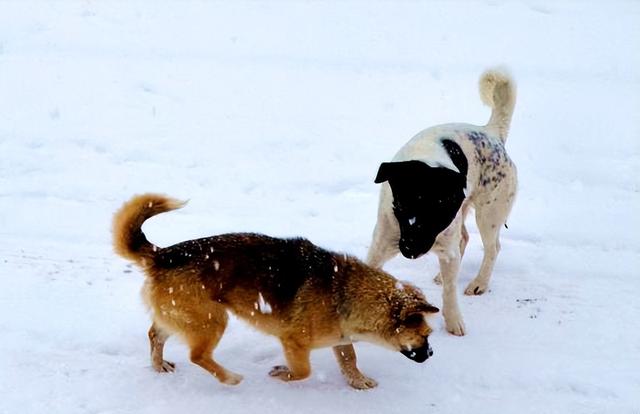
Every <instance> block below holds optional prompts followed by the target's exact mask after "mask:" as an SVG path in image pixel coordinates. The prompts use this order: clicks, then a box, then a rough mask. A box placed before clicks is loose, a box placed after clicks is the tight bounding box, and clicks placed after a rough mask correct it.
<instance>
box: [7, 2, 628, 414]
mask: <svg viewBox="0 0 640 414" xmlns="http://www.w3.org/2000/svg"><path fill="white" fill-rule="evenodd" d="M639 23H640V4H639V3H637V2H607V3H606V4H604V3H602V4H600V3H599V2H543V1H527V2H504V1H495V0H486V1H478V2H473V3H465V2H423V3H416V2H393V3H391V2H389V3H372V2H335V3H334V2H327V3H325V2H304V1H301V2H290V3H289V2H263V3H256V2H241V1H234V2H175V3H157V2H145V1H131V2H126V3H125V2H92V1H81V2H80V1H79V2H72V1H68V2H34V3H32V2H29V1H21V2H4V3H3V4H2V8H1V12H0V154H1V157H0V211H2V215H0V234H1V237H0V281H1V284H2V286H3V288H2V289H0V304H1V305H2V312H1V313H0V331H1V332H2V334H3V338H2V341H0V395H2V398H0V413H24V414H28V413H44V412H58V413H66V414H73V413H98V412H100V413H102V412H113V413H154V414H158V413H170V412H190V413H194V414H197V413H210V412H213V411H215V412H221V413H246V412H251V411H259V412H261V413H265V414H266V413H275V412H278V413H282V412H293V411H296V412H305V413H326V412H336V413H342V412H353V413H360V412H363V413H364V412H389V413H395V412H398V413H406V412H429V413H461V414H465V413H488V412H503V413H512V412H517V413H541V412H544V413H567V412H571V413H635V412H638V410H639V409H640V398H639V397H638V390H640V329H638V320H640V305H639V302H638V297H640V274H639V272H638V269H640V236H639V234H640V233H639V232H638V229H640V214H638V212H639V211H640V183H639V181H638V171H639V170H640V122H639V121H640V119H639V116H638V114H640V76H639V73H640V54H639V53H637V52H638V50H639V49H640V47H639V46H640V24H639ZM495 65H506V66H507V67H508V68H509V69H510V71H511V73H512V74H513V76H514V78H515V79H516V81H517V83H518V100H517V104H516V109H515V116H514V119H513V123H512V128H511V131H510V134H509V138H508V141H507V149H508V151H509V154H510V155H511V157H512V158H513V160H514V161H515V163H516V165H517V166H518V172H519V181H520V190H519V195H518V200H517V201H516V205H515V207H514V210H513V212H512V214H511V217H510V219H509V222H508V224H509V229H508V230H507V229H503V231H502V237H501V242H502V251H501V253H500V255H499V257H498V261H497V264H496V267H495V271H494V277H493V279H492V281H491V285H490V290H489V292H487V293H485V294H484V295H483V296H480V297H466V296H463V295H462V290H463V289H464V286H465V285H466V283H468V281H469V280H471V279H472V278H473V277H474V276H475V273H476V272H477V270H478V268H479V266H480V262H481V259H482V247H481V242H480V238H479V235H478V232H477V230H476V228H475V225H474V224H473V220H472V219H471V218H470V219H469V221H468V223H467V224H468V228H469V230H470V234H471V240H470V242H469V245H468V247H467V250H466V254H465V257H464V260H463V263H462V268H461V272H460V278H459V279H460V280H459V284H458V291H459V293H460V305H461V309H462V312H463V315H464V318H465V323H466V327H467V331H468V334H467V335H466V336H465V337H462V338H459V337H454V336H452V335H450V334H448V333H446V331H445V329H444V323H443V320H442V316H441V315H435V316H434V317H432V318H430V321H431V324H432V326H433V327H434V333H433V334H432V335H431V337H430V343H431V345H432V346H433V349H434V356H433V357H432V358H430V359H429V360H428V361H427V362H425V363H424V364H416V363H415V362H412V361H410V360H408V359H407V358H405V357H404V356H402V355H401V354H400V353H393V352H391V351H389V350H387V349H383V348H381V347H377V346H375V345H369V344H363V343H359V344H357V345H356V350H357V352H358V363H359V366H360V367H361V369H362V371H363V372H364V373H366V374H367V375H369V376H371V377H373V378H374V379H376V380H377V381H378V383H379V386H378V388H376V389H374V390H371V391H366V392H357V391H355V390H352V389H350V388H349V387H348V386H347V385H346V383H345V381H344V380H343V378H342V377H341V374H340V372H339V369H338V367H337V364H336V363H335V361H334V357H333V354H332V352H331V350H330V349H323V350H317V351H314V352H313V353H312V368H313V374H312V376H311V378H309V379H308V380H305V381H302V382H297V383H289V384H285V383H282V382H279V381H277V380H274V379H273V378H270V377H269V376H268V375H267V372H268V371H269V370H270V368H271V367H272V366H273V365H278V364H282V363H283V362H284V359H283V355H282V351H281V349H280V346H279V344H278V341H277V340H276V339H275V338H273V337H269V336H265V335H263V334H260V333H258V332H256V331H255V330H253V329H252V328H250V327H249V326H248V325H247V324H244V323H242V322H240V321H237V320H236V319H234V318H232V319H231V321H230V324H229V326H228V328H227V331H226V333H225V335H224V337H223V338H222V341H221V342H220V344H219V346H218V347H217V349H216V352H215V357H216V359H217V360H218V361H219V362H220V363H221V364H223V365H225V366H226V367H228V368H229V369H231V370H233V371H235V372H238V373H240V374H242V375H244V381H243V382H242V383H241V384H240V385H238V386H236V387H229V386H223V385H221V384H219V383H218V381H216V380H215V378H212V376H211V375H209V374H207V373H206V372H205V371H204V370H202V369H201V368H199V367H197V366H195V365H194V364H192V363H190V362H189V357H188V350H187V348H186V347H185V346H184V345H183V344H181V343H180V341H179V340H178V339H177V338H171V339H170V340H169V341H168V343H167V346H166V348H165V356H166V359H168V360H170V361H174V362H176V364H177V369H176V372H175V373H173V374H158V373H156V372H155V371H153V370H152V369H151V367H150V361H149V355H148V351H149V350H148V338H147V329H148V327H149V317H148V314H147V312H146V310H145V308H144V305H143V303H142V300H141V298H140V293H139V292H140V288H141V286H142V283H143V277H142V276H141V274H140V272H139V270H138V269H137V268H135V267H133V266H132V265H131V264H129V263H128V262H126V261H124V260H122V259H120V258H119V257H116V256H115V254H114V253H113V252H112V249H111V244H110V243H111V239H110V238H111V234H110V229H111V218H112V214H113V212H114V211H115V210H116V209H117V208H118V207H119V206H121V205H122V203H123V202H124V201H126V200H128V199H129V198H130V197H131V196H132V195H133V194H135V193H141V192H151V191H153V192H161V193H166V194H169V195H171V196H174V197H176V198H180V199H190V200H191V201H190V203H189V205H187V206H186V207H185V208H183V209H181V210H178V211H175V212H171V213H167V214H163V215H160V216H158V217H156V218H154V219H152V220H150V221H149V222H147V223H146V224H145V226H144V230H145V233H146V235H147V237H148V238H149V239H150V240H151V241H152V242H153V243H155V244H157V245H158V246H166V245H169V244H172V243H175V242H178V241H183V240H187V239H191V238H196V237H202V236H209V235H212V234H219V233H223V232H229V231H251V232H262V233H267V234H270V235H273V236H283V237H285V236H304V237H307V238H309V239H310V240H312V241H313V242H315V243H316V244H319V245H321V246H324V247H327V248H331V249H333V250H336V251H343V252H348V253H352V254H355V255H357V256H359V257H364V256H365V255H366V250H367V247H368V245H369V242H370V236H371V232H372V230H373V226H374V223H375V218H376V208H377V200H378V190H379V188H378V186H377V185H375V184H374V183H373V179H374V177H375V173H376V171H377V169H378V166H379V164H380V163H381V162H383V161H388V160H389V159H391V158H392V157H393V155H394V154H395V153H396V152H397V151H398V149H399V148H400V147H401V146H402V145H404V144H405V143H406V142H407V141H408V139H409V138H411V137H412V136H414V135H415V134H416V133H417V132H419V131H421V130H423V129H424V128H426V127H429V126H432V125H435V124H439V123H445V122H469V123H476V124H482V123H484V122H486V120H487V119H488V118H489V110H488V108H486V107H484V106H483V105H482V104H481V102H480V98H479V97H478V91H477V80H478V77H479V76H480V74H481V73H482V71H483V70H485V69H487V68H489V67H492V66H495ZM385 269H386V270H388V271H389V272H390V273H392V274H393V275H394V276H396V277H398V278H399V279H402V280H407V281H408V282H410V283H413V284H415V285H417V286H419V287H420V288H422V289H423V290H424V292H425V295H426V296H427V298H428V299H429V301H430V302H431V303H433V304H434V305H436V306H438V307H440V305H441V289H440V287H438V286H436V285H435V284H434V283H433V282H432V278H433V276H434V275H435V274H436V273H437V271H438V267H437V261H436V260H435V258H434V257H432V256H431V255H430V256H426V257H423V258H421V259H418V260H414V261H409V260H406V259H402V258H396V259H394V260H392V261H390V262H389V263H388V264H387V265H386V267H385Z"/></svg>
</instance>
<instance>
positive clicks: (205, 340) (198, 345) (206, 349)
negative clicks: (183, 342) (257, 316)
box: [188, 309, 242, 385]
mask: <svg viewBox="0 0 640 414" xmlns="http://www.w3.org/2000/svg"><path fill="white" fill-rule="evenodd" d="M228 319H229V317H228V315H227V313H226V311H224V310H223V309H221V310H220V311H219V312H216V314H215V315H214V319H213V320H214V321H216V322H217V323H216V325H215V326H214V327H213V328H212V329H211V330H210V331H208V332H198V333H197V334H192V335H188V341H189V347H190V348H191V355H190V357H191V362H193V363H194V364H196V365H199V366H201V367H202V368H204V369H206V370H207V371H209V372H210V373H211V375H213V376H214V377H216V378H217V379H218V381H220V382H221V383H223V384H227V385H237V384H239V383H240V381H242V375H240V374H236V373H234V372H232V371H229V370H227V369H225V368H224V367H223V366H222V365H220V364H218V363H217V362H215V361H214V360H213V357H212V353H213V349H214V348H215V347H216V345H218V342H220V338H222V334H223V333H224V329H225V328H226V326H227V320H228ZM205 334H206V335H205Z"/></svg>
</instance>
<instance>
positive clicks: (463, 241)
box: [433, 201, 470, 285]
mask: <svg viewBox="0 0 640 414" xmlns="http://www.w3.org/2000/svg"><path fill="white" fill-rule="evenodd" d="M469 206H470V202H469V201H465V202H464V203H463V204H462V207H461V208H460V215H461V218H462V225H461V228H460V260H462V256H464V251H465V250H466V248H467V243H469V232H468V231H467V226H465V225H464V222H465V220H466V218H467V213H468V212H469ZM433 281H434V282H435V284H436V285H442V273H441V272H438V274H437V275H436V276H435V277H434V278H433Z"/></svg>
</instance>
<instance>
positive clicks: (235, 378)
mask: <svg viewBox="0 0 640 414" xmlns="http://www.w3.org/2000/svg"><path fill="white" fill-rule="evenodd" d="M243 378H244V377H243V376H242V375H240V374H236V373H234V372H227V374H226V375H225V376H224V378H221V379H220V382H221V383H223V384H226V385H238V384H240V383H241V382H242V379H243Z"/></svg>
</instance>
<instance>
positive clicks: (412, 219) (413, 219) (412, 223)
mask: <svg viewBox="0 0 640 414" xmlns="http://www.w3.org/2000/svg"><path fill="white" fill-rule="evenodd" d="M414 224H416V218H415V217H411V218H410V219H409V225H410V226H413V225H414Z"/></svg>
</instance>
